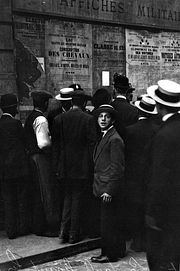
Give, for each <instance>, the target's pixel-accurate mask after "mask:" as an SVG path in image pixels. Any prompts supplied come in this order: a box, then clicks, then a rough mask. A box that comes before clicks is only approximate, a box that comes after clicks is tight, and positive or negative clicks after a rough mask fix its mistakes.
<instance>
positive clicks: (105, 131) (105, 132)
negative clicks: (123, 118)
mask: <svg viewBox="0 0 180 271" xmlns="http://www.w3.org/2000/svg"><path fill="white" fill-rule="evenodd" d="M112 128H113V125H111V126H110V127H109V128H108V129H107V130H103V131H101V132H102V133H103V136H102V137H104V136H105V135H106V134H107V132H108V131H109V130H110V129H112Z"/></svg>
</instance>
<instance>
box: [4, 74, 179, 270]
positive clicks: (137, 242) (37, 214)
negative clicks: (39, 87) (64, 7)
mask: <svg viewBox="0 0 180 271" xmlns="http://www.w3.org/2000/svg"><path fill="white" fill-rule="evenodd" d="M113 81H114V90H113V95H112V93H110V92H109V91H108V90H106V89H104V88H101V89H98V90H97V91H96V92H95V93H94V95H93V97H90V96H89V95H88V94H87V93H86V92H85V91H84V90H83V89H82V88H81V86H80V85H79V84H72V85H70V86H68V87H67V88H63V89H61V90H60V91H59V94H58V95H57V96H55V97H54V98H53V97H52V95H51V94H49V93H47V92H41V91H36V92H35V91H34V92H32V93H31V96H32V100H33V106H34V110H33V111H32V112H31V113H30V115H29V116H28V117H27V119H26V121H25V124H24V125H22V123H21V121H20V120H19V119H17V118H15V116H16V114H17V113H18V111H17V108H18V100H17V97H16V95H15V94H12V93H9V94H4V95H2V96H1V100H0V107H1V110H2V116H1V119H0V142H1V144H0V179H1V194H2V198H3V203H4V211H5V230H6V233H7V236H8V238H10V239H14V238H17V237H18V236H22V235H26V234H30V233H33V234H36V235H39V236H49V237H57V236H59V239H60V242H61V243H70V244H74V243H77V242H79V241H81V240H82V239H83V238H85V237H101V254H100V255H99V256H96V257H92V258H91V261H92V262H96V263H105V262H114V261H117V260H118V259H120V258H124V257H125V256H126V255H127V251H126V242H127V241H128V240H131V241H132V242H131V249H133V250H134V251H137V252H140V251H145V252H146V254H147V261H148V265H149V268H150V270H151V271H160V270H179V269H178V268H179V262H180V215H179V213H180V212H179V211H180V181H179V179H180V167H179V161H180V141H179V138H178V135H179V133H180V114H179V110H180V85H179V84H178V83H176V82H173V81H171V80H159V81H158V82H157V84H156V85H152V86H150V87H148V89H147V90H146V93H145V94H143V95H141V96H140V97H138V99H137V101H135V102H134V103H132V101H131V99H132V93H133V91H134V88H132V86H131V84H130V83H129V80H128V78H127V77H126V76H124V75H121V74H118V73H115V74H114V77H113ZM90 100H91V103H92V105H93V110H87V106H86V105H87V101H90ZM170 268H171V269H170ZM172 268H175V269H172Z"/></svg>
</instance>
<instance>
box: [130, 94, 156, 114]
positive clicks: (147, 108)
mask: <svg viewBox="0 0 180 271" xmlns="http://www.w3.org/2000/svg"><path fill="white" fill-rule="evenodd" d="M135 106H136V107H137V108H138V109H139V110H141V111H143V112H146V113H148V114H157V113H158V112H157V109H156V102H155V101H154V100H153V99H152V98H151V97H150V96H149V95H147V94H144V95H142V98H141V100H140V101H136V102H135Z"/></svg>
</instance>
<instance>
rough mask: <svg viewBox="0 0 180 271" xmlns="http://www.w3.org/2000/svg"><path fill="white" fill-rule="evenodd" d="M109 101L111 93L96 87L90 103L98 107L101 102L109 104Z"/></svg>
mask: <svg viewBox="0 0 180 271" xmlns="http://www.w3.org/2000/svg"><path fill="white" fill-rule="evenodd" d="M110 102H111V94H110V92H109V91H108V90H107V89H105V88H100V89H98V90H97V91H96V92H95V93H94V95H93V97H92V105H93V106H94V107H95V108H98V107H99V106H100V105H102V104H109V103H110Z"/></svg>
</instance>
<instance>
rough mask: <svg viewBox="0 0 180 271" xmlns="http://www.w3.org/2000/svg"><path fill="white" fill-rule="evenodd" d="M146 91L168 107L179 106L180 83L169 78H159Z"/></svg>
mask: <svg viewBox="0 0 180 271" xmlns="http://www.w3.org/2000/svg"><path fill="white" fill-rule="evenodd" d="M147 93H148V94H149V95H150V96H151V97H152V98H153V99H154V100H155V101H156V102H157V103H160V104H163V105H166V106H170V107H180V85H179V84H178V83H176V82H173V81H171V80H160V81H158V84H157V85H153V86H151V87H149V88H148V89H147Z"/></svg>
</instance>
